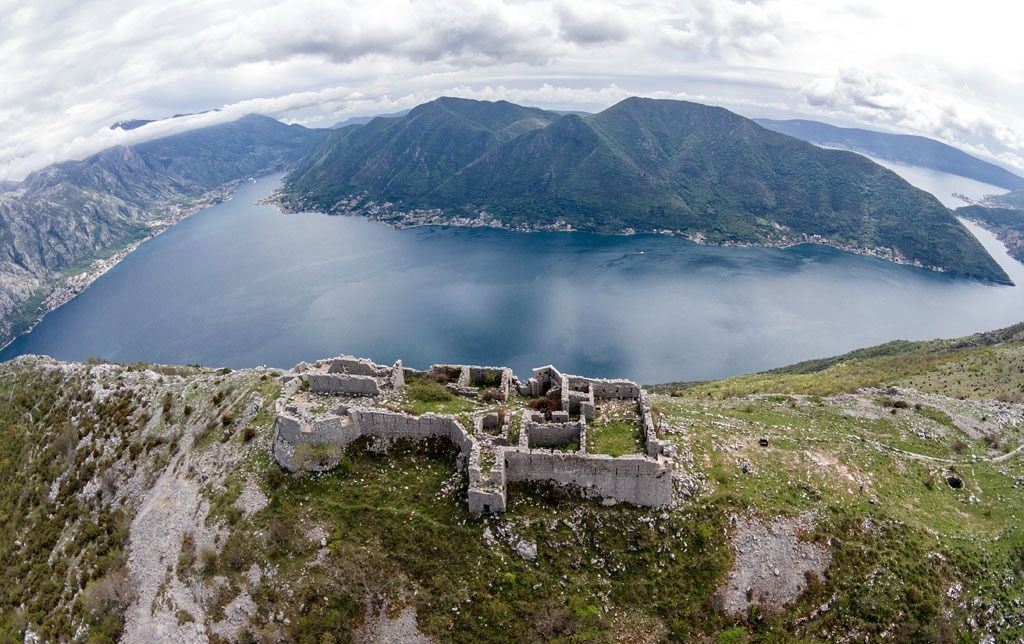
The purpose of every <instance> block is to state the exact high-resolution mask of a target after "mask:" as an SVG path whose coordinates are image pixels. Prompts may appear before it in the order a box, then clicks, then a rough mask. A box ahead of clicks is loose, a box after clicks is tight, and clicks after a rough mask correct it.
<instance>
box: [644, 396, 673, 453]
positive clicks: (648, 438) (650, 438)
mask: <svg viewBox="0 0 1024 644" xmlns="http://www.w3.org/2000/svg"><path fill="white" fill-rule="evenodd" d="M637 405H638V406H639V411H640V418H641V421H640V422H641V424H642V427H643V438H644V452H646V454H647V455H648V456H652V457H657V456H669V457H671V456H674V455H675V453H676V446H675V444H673V443H672V442H670V441H665V440H662V439H660V438H658V431H657V428H656V427H655V425H654V414H653V413H652V412H651V405H650V403H649V402H648V400H647V392H645V391H641V392H640V395H639V396H638V397H637Z"/></svg>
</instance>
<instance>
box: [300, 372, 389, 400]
mask: <svg viewBox="0 0 1024 644" xmlns="http://www.w3.org/2000/svg"><path fill="white" fill-rule="evenodd" d="M306 380H308V381H309V390H310V391H312V392H313V393H318V394H356V395H360V396H376V395H377V394H379V393H380V387H379V386H378V385H377V379H376V378H374V377H372V376H355V375H349V374H338V373H310V374H307V375H306Z"/></svg>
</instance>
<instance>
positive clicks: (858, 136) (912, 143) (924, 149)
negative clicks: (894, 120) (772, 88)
mask: <svg viewBox="0 0 1024 644" xmlns="http://www.w3.org/2000/svg"><path fill="white" fill-rule="evenodd" d="M754 121H755V122H756V123H758V124H759V125H761V126H763V127H766V128H768V129H770V130H774V131H776V132H780V133H782V134H788V135H789V136H793V137H796V138H798V139H802V140H804V141H808V142H810V143H814V144H816V145H824V146H832V147H842V148H845V149H849V150H851V151H853V152H859V151H863V152H865V153H868V154H871V155H872V156H875V157H878V158H880V159H884V160H886V161H894V162H897V163H906V164H908V165H916V166H921V167H924V168H931V169H933V170H939V171H941V172H948V173H950V174H956V175H959V176H963V177H967V178H968V179H974V180H975V181H981V182H982V183H988V184H991V185H994V186H998V187H1000V188H1006V189H1007V190H1021V189H1024V177H1021V176H1019V175H1017V174H1014V173H1013V172H1010V171H1009V170H1007V169H1006V168H1003V167H1001V166H998V165H996V164H994V163H990V162H988V161H985V160H983V159H979V158H978V157H976V156H974V155H971V154H968V153H967V152H964V151H963V150H960V149H958V148H955V147H953V146H951V145H948V144H946V143H942V142H941V141H936V140H934V139H929V138H928V137H924V136H918V135H914V134H892V133H889V132H879V131H877V130H868V129H864V128H856V127H838V126H835V125H830V124H828V123H822V122H820V121H813V120H808V119H788V120H775V119H754Z"/></svg>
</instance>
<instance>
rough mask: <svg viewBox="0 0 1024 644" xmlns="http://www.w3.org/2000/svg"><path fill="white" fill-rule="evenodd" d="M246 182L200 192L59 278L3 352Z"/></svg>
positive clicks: (231, 183)
mask: <svg viewBox="0 0 1024 644" xmlns="http://www.w3.org/2000/svg"><path fill="white" fill-rule="evenodd" d="M243 181H245V179H238V180H235V181H232V182H230V183H226V184H224V185H222V186H220V187H218V188H214V189H213V190H211V191H209V192H207V193H205V194H203V195H201V196H200V197H198V198H197V199H196V201H195V202H193V203H190V204H188V205H187V206H172V207H171V211H170V213H169V215H168V216H167V217H165V218H163V219H156V220H153V221H152V222H150V223H149V227H150V230H149V232H147V233H146V235H144V236H143V237H142V238H140V239H137V240H135V241H133V242H131V243H129V244H128V245H127V246H125V247H124V248H122V249H121V250H119V251H117V252H116V253H114V254H113V255H111V256H109V257H105V258H97V259H94V260H92V261H91V262H90V263H89V266H88V267H86V268H85V269H84V270H82V271H79V272H77V273H73V274H71V275H66V276H64V277H60V278H57V279H56V280H55V282H54V284H53V288H52V290H51V291H50V292H49V293H48V294H47V295H46V297H45V298H44V299H43V301H42V303H41V304H40V305H39V308H38V309H36V317H35V319H34V320H33V321H32V323H31V324H29V325H28V326H27V327H26V328H24V329H22V330H21V331H18V332H17V333H15V334H13V335H12V336H11V338H10V339H9V340H8V341H7V342H5V343H4V344H3V346H0V352H3V351H4V350H6V349H7V347H9V346H11V345H12V344H14V342H15V341H16V340H17V339H18V338H20V337H22V336H23V335H26V334H28V333H31V332H32V331H33V330H34V329H35V328H36V327H37V326H39V323H40V322H42V321H43V319H44V318H46V316H47V315H49V314H51V313H53V312H54V311H56V310H57V309H59V308H60V307H62V306H64V305H65V304H67V303H68V302H70V301H72V300H74V299H75V298H76V297H78V296H79V295H81V294H82V293H84V292H85V290H86V289H88V288H89V287H90V286H92V284H93V283H95V282H96V280H98V279H99V278H101V277H103V276H104V275H105V274H107V273H108V272H109V271H110V270H111V269H113V268H114V267H115V266H117V265H118V264H120V263H121V262H123V261H124V260H125V259H126V258H127V257H128V256H129V255H131V254H132V253H133V252H135V250H136V249H138V248H139V246H141V245H143V244H145V243H146V242H148V241H150V240H152V239H154V238H155V237H157V236H159V235H160V234H162V233H164V232H166V231H168V230H170V229H171V228H173V227H174V226H175V225H177V224H179V223H181V222H183V221H185V220H186V219H188V218H189V217H191V216H192V215H195V214H197V213H199V212H202V211H204V210H206V209H207V208H210V207H212V206H215V205H217V204H219V203H223V202H225V201H229V200H230V199H231V197H232V196H233V194H234V191H235V189H236V188H237V187H238V185H239V184H240V183H242V182H243Z"/></svg>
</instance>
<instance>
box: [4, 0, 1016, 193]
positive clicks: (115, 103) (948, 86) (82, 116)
mask: <svg viewBox="0 0 1024 644" xmlns="http://www.w3.org/2000/svg"><path fill="white" fill-rule="evenodd" d="M1017 6H1018V3H1015V2H1008V1H1006V0H1002V1H995V0H971V1H970V2H963V1H955V2H954V1H945V0H929V1H924V0H922V1H917V0H884V1H882V0H879V1H874V0H850V1H847V2H844V1H843V0H756V1H755V0H751V1H740V0H667V1H664V2H662V1H659V0H652V1H642V0H641V1H637V2H628V1H627V2H605V1H604V0H565V1H561V2H529V1H527V2H518V1H513V0H506V1H502V0H450V1H449V2H434V1H422V0H369V1H363V0H342V1H338V0H334V1H323V2H319V1H309V2H294V1H293V2H288V3H285V2H274V1H269V0H266V1H261V0H249V1H247V2H239V1H238V0H223V1H221V0H210V1H205V2H198V1H191V0H162V1H161V2H153V3H147V2H144V1H140V0H104V1H102V2H99V1H97V2H89V1H83V0H73V1H62V0H46V1H45V2H43V1H42V0H40V1H38V2H37V1H34V0H0V16H3V20H0V87H2V92H0V128H2V132H3V136H2V138H0V178H13V179H19V178H21V177H23V176H24V175H25V174H26V173H27V172H30V171H31V170H34V169H36V168H39V167H41V166H43V165H46V164H48V163H52V162H54V161H58V160H63V159H69V158H81V157H84V156H86V155H88V154H90V153H92V152H95V151H97V150H99V149H102V148H104V147H107V146H110V145H114V144H117V143H130V142H134V141H138V140H141V139H143V138H151V137H153V136H158V135H162V134H167V133H170V132H173V131H178V130H180V129H182V128H188V127H196V126H199V125H205V124H208V123H211V122H216V121H221V120H229V119H232V118H235V117H237V116H240V115H242V114H245V113H248V112H260V113H263V114H268V115H270V116H275V117H277V118H281V119H283V120H286V121H289V122H298V123H303V124H307V125H318V126H323V125H329V124H331V123H333V122H336V121H338V120H341V119H343V118H345V117H347V116H352V115H363V114H374V113H384V112H392V111H396V110H401V109H406V108H409V107H412V106H414V105H416V104H418V103H421V102H423V101H427V100H430V99H433V98H435V97H437V96H441V95H457V96H466V97H472V98H482V99H498V98H504V99H507V100H511V101H514V102H519V103H524V104H530V105H538V106H541V107H550V108H557V109H582V110H588V111H596V110H600V109H602V108H604V107H607V106H608V105H611V104H612V103H614V102H616V101H618V100H620V99H622V98H624V97H626V96H630V95H645V96H654V97H664V98H681V99H688V100H696V101H700V102H705V103H712V104H717V105H722V106H725V107H728V108H730V109H733V110H735V111H738V112H740V113H742V114H745V115H748V116H773V117H788V116H801V115H802V116H808V117H811V118H819V119H822V120H826V121H830V122H833V123H838V124H859V125H864V126H868V127H873V128H876V129H885V130H892V131H900V132H909V133H915V134H923V135H926V136H931V137H933V138H937V139H940V140H943V141H946V142H948V143H953V144H956V145H958V146H959V147H962V148H964V149H967V150H969V151H974V152H976V153H978V154H981V155H984V156H988V157H992V158H998V159H999V160H1001V161H1002V162H1003V163H1004V164H1008V165H1010V166H1013V167H1016V168H1018V169H1021V170H1022V171H1024V56H1020V55H1019V53H1020V51H1021V45H1020V32H1021V24H1022V20H1021V19H1022V18H1024V6H1022V8H1016V7H1017ZM211 108H222V111H221V112H219V113H216V114H208V115H203V116H199V117H192V118H188V119H177V120H175V121H173V122H164V123H156V124H152V125H148V126H145V127H143V128H140V129H138V130H134V131H132V132H125V131H122V130H114V131H112V130H110V129H109V125H110V124H111V123H113V122H114V121H117V120H120V119H129V118H149V119H153V118H164V117H167V116H170V115H172V114H175V113H182V112H195V111H200V110H207V109H211Z"/></svg>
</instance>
